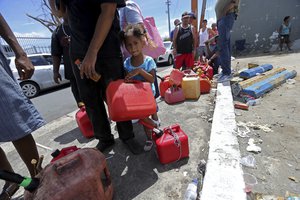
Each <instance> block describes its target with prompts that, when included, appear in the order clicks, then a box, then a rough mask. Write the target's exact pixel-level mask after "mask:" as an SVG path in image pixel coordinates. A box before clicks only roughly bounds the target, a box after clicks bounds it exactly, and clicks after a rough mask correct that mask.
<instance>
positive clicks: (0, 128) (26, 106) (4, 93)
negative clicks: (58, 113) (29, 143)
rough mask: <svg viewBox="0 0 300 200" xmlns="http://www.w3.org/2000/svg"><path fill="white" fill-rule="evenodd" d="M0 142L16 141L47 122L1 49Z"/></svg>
mask: <svg viewBox="0 0 300 200" xmlns="http://www.w3.org/2000/svg"><path fill="white" fill-rule="evenodd" d="M0 94H1V95H0V110H1V115H0V142H9V141H15V140H18V139H20V138H22V137H25V136H26V135H29V134H31V133H32V132H33V131H34V130H36V129H38V128H39V127H41V126H43V125H44V124H45V122H44V120H43V119H42V117H41V116H40V114H39V112H38V111H37V110H36V109H35V107H34V106H33V104H32V102H31V101H30V100H29V99H28V98H27V97H25V95H24V94H23V92H22V89H21V87H20V86H19V84H18V83H17V82H16V80H15V79H14V78H13V76H12V72H11V69H10V68H9V65H8V63H7V60H6V58H5V56H4V55H3V53H2V52H1V51H0Z"/></svg>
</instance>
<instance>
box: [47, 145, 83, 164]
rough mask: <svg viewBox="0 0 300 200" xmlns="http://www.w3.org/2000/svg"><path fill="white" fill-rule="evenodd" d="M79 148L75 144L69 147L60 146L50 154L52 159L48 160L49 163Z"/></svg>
mask: <svg viewBox="0 0 300 200" xmlns="http://www.w3.org/2000/svg"><path fill="white" fill-rule="evenodd" d="M78 149H79V148H77V146H70V147H65V148H62V149H61V150H58V149H57V150H55V151H54V152H53V153H52V154H51V156H52V157H53V158H52V160H51V161H50V162H51V163H52V162H54V161H56V160H58V159H60V158H62V157H65V156H66V155H68V154H70V153H72V152H74V151H77V150H78Z"/></svg>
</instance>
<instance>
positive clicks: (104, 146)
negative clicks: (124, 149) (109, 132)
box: [96, 139, 115, 152]
mask: <svg viewBox="0 0 300 200" xmlns="http://www.w3.org/2000/svg"><path fill="white" fill-rule="evenodd" d="M114 144H115V140H114V139H112V140H107V141H101V140H99V142H98V144H97V145H96V148H97V149H98V150H99V151H101V152H103V151H105V150H106V149H107V148H108V147H110V146H112V145H114Z"/></svg>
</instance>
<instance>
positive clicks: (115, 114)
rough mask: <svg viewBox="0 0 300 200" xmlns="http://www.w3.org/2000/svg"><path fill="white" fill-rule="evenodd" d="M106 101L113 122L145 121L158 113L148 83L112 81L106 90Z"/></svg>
mask: <svg viewBox="0 0 300 200" xmlns="http://www.w3.org/2000/svg"><path fill="white" fill-rule="evenodd" d="M106 100H107V106H108V113H109V116H110V118H111V120H113V121H127V120H132V119H143V118H145V117H148V116H149V115H152V114H154V113H155V112H156V102H155V99H154V96H153V93H152V89H151V85H150V83H148V82H140V81H133V82H124V80H123V79H120V80H117V81H112V82H110V83H109V85H108V87H107V89H106Z"/></svg>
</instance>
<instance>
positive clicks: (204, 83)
mask: <svg viewBox="0 0 300 200" xmlns="http://www.w3.org/2000/svg"><path fill="white" fill-rule="evenodd" d="M210 89H211V82H210V80H209V79H208V78H200V92H201V94H206V93H209V92H210Z"/></svg>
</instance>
